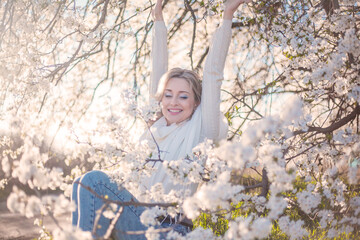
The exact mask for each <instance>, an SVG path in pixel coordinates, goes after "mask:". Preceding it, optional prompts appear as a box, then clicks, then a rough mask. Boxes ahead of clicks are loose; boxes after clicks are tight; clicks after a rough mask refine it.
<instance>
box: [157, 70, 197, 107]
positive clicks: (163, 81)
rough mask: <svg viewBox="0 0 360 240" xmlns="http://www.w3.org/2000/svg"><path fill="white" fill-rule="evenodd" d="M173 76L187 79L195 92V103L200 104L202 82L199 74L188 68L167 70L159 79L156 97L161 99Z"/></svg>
mask: <svg viewBox="0 0 360 240" xmlns="http://www.w3.org/2000/svg"><path fill="white" fill-rule="evenodd" d="M172 78H182V79H185V80H186V81H187V82H188V83H189V85H190V88H191V89H192V91H193V93H194V98H195V103H197V104H200V102H201V83H200V77H199V75H198V74H197V73H196V72H194V71H191V70H186V69H182V68H173V69H171V70H169V71H167V72H166V73H165V74H164V75H163V76H162V77H161V78H160V81H159V85H158V89H157V92H156V95H155V97H156V99H157V100H158V101H161V99H162V97H163V96H164V91H165V87H166V85H167V83H168V82H169V80H170V79H172Z"/></svg>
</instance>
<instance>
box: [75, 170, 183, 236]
mask: <svg viewBox="0 0 360 240" xmlns="http://www.w3.org/2000/svg"><path fill="white" fill-rule="evenodd" d="M78 183H80V184H78ZM83 186H86V187H89V188H91V189H92V191H94V192H95V193H96V194H98V195H99V196H103V197H104V196H107V198H108V199H111V200H115V201H121V202H128V201H131V200H133V201H137V200H136V199H135V198H134V196H133V195H132V194H131V193H130V192H129V191H127V190H126V189H125V188H120V189H119V187H118V185H117V184H116V183H114V182H111V181H110V178H109V176H108V175H106V173H104V172H101V171H96V170H95V171H91V172H88V173H86V174H85V175H83V176H82V177H80V178H78V179H76V180H75V181H74V184H73V192H72V201H74V203H75V204H76V210H75V211H74V212H73V213H72V224H73V225H74V226H78V227H79V228H81V229H82V230H83V231H93V228H94V224H95V218H96V216H97V213H96V211H97V210H99V209H101V207H102V206H103V205H104V201H103V199H102V198H99V197H97V196H96V194H94V193H92V192H91V191H89V190H88V189H86V188H85V187H83ZM144 210H145V207H143V206H137V207H135V206H126V207H124V208H123V210H122V212H121V215H120V217H119V219H118V221H117V222H116V225H115V229H114V230H113V236H114V237H115V238H116V239H124V240H125V239H126V240H143V239H146V238H145V235H144V234H136V235H135V234H131V235H130V234H126V231H145V230H147V227H146V226H144V225H143V224H142V223H141V222H140V215H141V213H142V212H143V211H144ZM110 223H111V219H108V218H105V217H104V216H102V215H101V217H100V219H99V221H98V223H97V226H96V227H97V228H96V234H95V235H94V237H103V236H104V235H105V233H106V231H107V229H108V227H109V226H110ZM168 226H169V224H167V223H163V224H162V225H161V226H157V227H156V228H161V227H168ZM174 230H175V231H177V232H179V233H181V234H183V235H184V234H186V233H187V232H189V231H190V229H188V228H187V227H185V226H182V225H179V224H176V225H175V226H174ZM165 237H166V233H163V234H162V235H161V239H163V238H165Z"/></svg>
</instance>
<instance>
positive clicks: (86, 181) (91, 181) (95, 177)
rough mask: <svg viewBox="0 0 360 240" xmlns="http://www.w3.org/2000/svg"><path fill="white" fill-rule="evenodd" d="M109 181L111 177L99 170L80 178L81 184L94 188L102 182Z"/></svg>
mask: <svg viewBox="0 0 360 240" xmlns="http://www.w3.org/2000/svg"><path fill="white" fill-rule="evenodd" d="M108 179H109V177H108V175H106V173H104V172H102V171H99V170H93V171H90V172H88V173H86V174H84V175H83V176H82V177H81V178H80V180H79V182H80V183H81V184H83V185H85V186H94V185H97V184H99V183H101V182H106V181H108Z"/></svg>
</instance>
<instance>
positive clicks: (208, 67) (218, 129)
mask: <svg viewBox="0 0 360 240" xmlns="http://www.w3.org/2000/svg"><path fill="white" fill-rule="evenodd" d="M231 24H232V21H231V20H223V22H222V24H221V26H220V27H219V28H218V29H217V30H216V32H215V34H214V36H213V39H212V43H211V45H210V51H209V54H208V56H207V58H206V61H205V67H204V73H203V82H202V99H201V105H202V119H203V129H204V136H205V137H206V138H208V139H212V140H214V141H219V140H220V139H222V138H225V137H226V132H227V128H228V126H227V123H226V121H224V116H223V114H222V113H221V112H220V87H221V83H222V80H223V79H224V66H225V60H226V55H227V53H228V49H229V45H230V41H231Z"/></svg>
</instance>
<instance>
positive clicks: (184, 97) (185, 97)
mask: <svg viewBox="0 0 360 240" xmlns="http://www.w3.org/2000/svg"><path fill="white" fill-rule="evenodd" d="M180 98H181V99H188V98H189V97H188V96H180Z"/></svg>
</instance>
